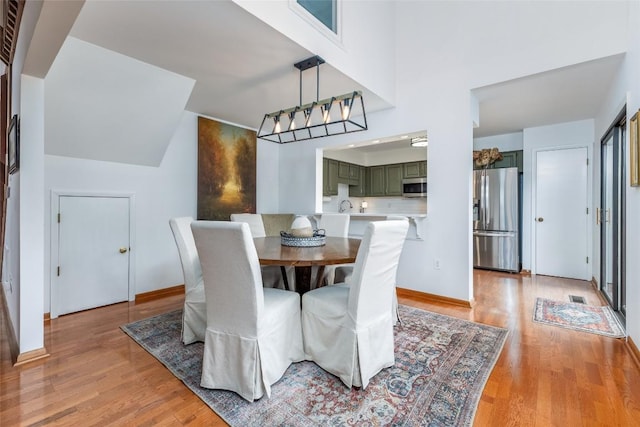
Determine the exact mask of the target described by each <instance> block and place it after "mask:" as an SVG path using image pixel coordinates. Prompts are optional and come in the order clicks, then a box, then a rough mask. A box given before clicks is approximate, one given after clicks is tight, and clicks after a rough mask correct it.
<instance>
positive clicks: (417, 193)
mask: <svg viewBox="0 0 640 427" xmlns="http://www.w3.org/2000/svg"><path fill="white" fill-rule="evenodd" d="M402 197H427V178H408V179H403V180H402Z"/></svg>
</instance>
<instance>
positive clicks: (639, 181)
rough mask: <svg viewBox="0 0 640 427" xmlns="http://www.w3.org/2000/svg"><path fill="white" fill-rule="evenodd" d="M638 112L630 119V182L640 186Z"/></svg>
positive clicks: (634, 185)
mask: <svg viewBox="0 0 640 427" xmlns="http://www.w3.org/2000/svg"><path fill="white" fill-rule="evenodd" d="M638 113H640V111H638ZM638 113H635V114H634V115H633V117H631V120H630V121H629V125H630V129H629V130H630V132H629V184H630V185H631V186H632V187H640V147H639V146H638V145H639V141H638V138H639V137H640V129H639V128H638Z"/></svg>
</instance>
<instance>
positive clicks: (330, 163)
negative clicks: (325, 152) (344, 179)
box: [322, 159, 339, 196]
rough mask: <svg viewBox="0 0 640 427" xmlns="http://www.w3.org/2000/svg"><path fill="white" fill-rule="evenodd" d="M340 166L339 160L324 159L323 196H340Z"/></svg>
mask: <svg viewBox="0 0 640 427" xmlns="http://www.w3.org/2000/svg"><path fill="white" fill-rule="evenodd" d="M338 164H339V162H338V161H337V160H333V159H322V166H323V167H322V195H323V196H337V195H338Z"/></svg>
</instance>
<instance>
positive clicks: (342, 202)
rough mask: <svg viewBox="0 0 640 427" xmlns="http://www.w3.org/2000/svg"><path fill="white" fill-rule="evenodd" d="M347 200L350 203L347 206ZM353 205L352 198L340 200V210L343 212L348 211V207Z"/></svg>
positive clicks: (350, 207)
mask: <svg viewBox="0 0 640 427" xmlns="http://www.w3.org/2000/svg"><path fill="white" fill-rule="evenodd" d="M345 202H347V203H348V204H349V207H348V208H347V207H345ZM352 208H353V205H352V204H351V200H348V199H345V200H343V201H341V202H340V207H339V208H338V212H340V213H342V212H344V211H346V210H347V209H352Z"/></svg>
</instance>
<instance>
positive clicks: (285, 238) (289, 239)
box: [280, 229, 327, 248]
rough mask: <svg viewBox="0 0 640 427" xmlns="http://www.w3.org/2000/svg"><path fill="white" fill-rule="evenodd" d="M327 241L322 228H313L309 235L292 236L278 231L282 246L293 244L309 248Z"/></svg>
mask: <svg viewBox="0 0 640 427" xmlns="http://www.w3.org/2000/svg"><path fill="white" fill-rule="evenodd" d="M326 243H327V238H326V236H325V234H324V230H322V229H320V230H313V235H311V236H305V237H302V236H294V235H293V234H291V233H287V232H286V231H281V232H280V244H281V245H283V246H295V247H298V248H310V247H314V246H323V245H325V244H326Z"/></svg>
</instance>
